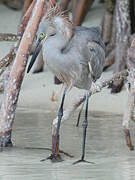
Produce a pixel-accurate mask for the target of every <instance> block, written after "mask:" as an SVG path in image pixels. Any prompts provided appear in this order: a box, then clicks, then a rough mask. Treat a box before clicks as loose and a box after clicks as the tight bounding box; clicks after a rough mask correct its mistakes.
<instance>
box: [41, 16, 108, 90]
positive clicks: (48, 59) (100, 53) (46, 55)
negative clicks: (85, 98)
mask: <svg viewBox="0 0 135 180" xmlns="http://www.w3.org/2000/svg"><path fill="white" fill-rule="evenodd" d="M64 21H65V22H64ZM66 21H67V19H64V18H63V16H60V15H58V16H57V15H55V16H54V17H51V18H49V19H47V18H46V17H45V18H43V19H42V21H41V23H40V25H39V30H38V33H37V34H38V36H37V37H39V36H40V34H41V33H45V35H46V36H47V39H46V41H45V42H44V41H43V43H42V51H43V59H44V61H45V64H46V66H47V67H48V68H49V69H50V70H51V71H52V72H53V73H54V74H55V75H56V76H57V77H58V79H60V80H61V81H62V82H64V83H65V84H66V85H67V86H68V87H72V86H76V87H78V88H81V89H86V90H88V89H90V87H91V83H92V81H93V82H95V81H96V80H97V79H98V78H99V77H100V76H101V73H102V70H103V65H104V59H105V47H104V43H103V41H102V40H101V30H100V28H99V27H90V28H86V27H72V26H71V24H70V26H69V24H68V23H70V22H66ZM58 23H60V25H58ZM64 26H67V27H64ZM62 28H63V29H62ZM64 28H65V29H64ZM70 28H72V29H70ZM64 30H65V31H67V32H66V33H67V34H66V35H65V36H64V32H63V31H64ZM68 31H69V32H68ZM71 31H72V35H71V36H70V33H71Z"/></svg>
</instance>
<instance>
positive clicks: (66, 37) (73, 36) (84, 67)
mask: <svg viewBox="0 0 135 180" xmlns="http://www.w3.org/2000/svg"><path fill="white" fill-rule="evenodd" d="M41 42H42V46H40V43H41ZM40 47H42V53H43V60H44V62H45V64H46V66H47V67H48V68H49V69H50V70H51V71H52V72H53V73H54V74H55V75H56V76H57V77H58V79H60V80H61V81H62V82H63V83H64V84H65V85H66V88H65V90H64V94H63V97H62V101H61V105H60V108H59V111H58V124H57V128H56V132H55V131H54V134H53V138H55V140H54V141H53V142H54V143H53V144H52V147H53V149H52V156H51V157H50V158H51V159H57V158H58V157H60V156H57V148H56V146H57V144H59V138H58V137H59V129H60V123H61V119H62V116H63V104H64V99H65V95H66V90H67V88H71V87H73V86H75V87H78V88H80V89H86V90H89V89H90V88H91V84H92V82H95V81H96V80H97V79H98V78H100V76H101V73H102V71H103V66H104V60H105V47H104V43H103V41H102V40H101V32H100V28H99V27H90V28H86V27H73V26H72V23H71V22H70V21H69V19H68V18H66V17H65V16H64V15H63V14H62V12H61V11H60V10H59V9H58V8H57V6H56V7H55V8H52V9H50V10H49V11H48V13H47V15H46V17H44V18H43V19H42V21H41V23H40V25H39V29H38V32H37V46H36V48H35V51H34V53H33V56H32V59H31V62H30V64H29V67H28V70H27V72H29V71H30V69H31V67H32V65H33V63H34V62H35V59H36V57H37V55H38V53H39V51H40V49H41V48H40ZM88 99H89V96H88V91H87V92H86V111H85V120H84V122H83V148H82V158H81V160H79V161H78V162H82V161H85V160H84V156H85V139H86V129H87V125H88V122H87V117H88V116H87V113H88Z"/></svg>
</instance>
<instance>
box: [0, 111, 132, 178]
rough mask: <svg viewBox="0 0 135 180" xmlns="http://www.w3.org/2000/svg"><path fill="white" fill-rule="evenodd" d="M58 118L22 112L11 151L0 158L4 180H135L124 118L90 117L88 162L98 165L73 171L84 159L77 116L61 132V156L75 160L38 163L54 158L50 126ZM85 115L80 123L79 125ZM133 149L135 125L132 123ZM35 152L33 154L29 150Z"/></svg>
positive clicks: (98, 114)
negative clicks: (80, 159)
mask: <svg viewBox="0 0 135 180" xmlns="http://www.w3.org/2000/svg"><path fill="white" fill-rule="evenodd" d="M55 116H56V112H49V111H43V110H37V109H36V110H35V109H34V110H28V109H25V108H21V109H19V110H18V112H17V115H16V120H15V124H14V133H13V140H14V144H15V146H14V147H13V148H7V149H4V151H3V152H1V153H0V180H45V179H49V180H134V179H135V152H134V151H129V149H128V148H127V147H126V145H125V140H124V134H123V131H122V126H121V124H122V116H121V115H116V114H110V113H103V112H89V125H88V128H87V143H86V157H85V159H86V160H88V161H92V162H94V163H95V164H87V163H81V164H77V165H72V163H73V162H75V161H76V160H78V159H79V158H80V156H81V143H82V126H81V124H80V126H79V128H76V126H75V124H76V119H77V118H76V117H77V114H74V116H73V117H72V118H71V119H70V120H68V121H66V122H65V123H64V124H63V125H62V126H61V138H60V139H61V144H60V147H61V149H62V150H64V151H66V152H68V153H70V154H72V155H74V158H69V157H66V156H64V155H62V158H63V159H64V161H63V162H60V163H52V162H51V161H49V160H48V161H45V162H40V160H41V159H43V158H46V157H47V156H48V155H49V154H50V152H49V151H47V150H44V149H43V148H46V147H51V123H52V119H54V118H55ZM82 120H83V115H82V117H81V123H82ZM131 126H133V127H132V128H131V135H132V140H133V143H135V141H134V139H135V134H134V130H135V128H134V127H135V125H134V123H131ZM31 148H33V149H31Z"/></svg>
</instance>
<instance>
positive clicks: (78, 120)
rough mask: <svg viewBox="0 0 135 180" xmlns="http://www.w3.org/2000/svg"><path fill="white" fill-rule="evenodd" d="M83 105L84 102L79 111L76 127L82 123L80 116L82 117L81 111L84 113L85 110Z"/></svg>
mask: <svg viewBox="0 0 135 180" xmlns="http://www.w3.org/2000/svg"><path fill="white" fill-rule="evenodd" d="M83 106H84V103H83V104H82V107H81V109H80V112H79V114H78V119H77V123H76V127H78V126H79V123H80V117H81V113H82V110H83Z"/></svg>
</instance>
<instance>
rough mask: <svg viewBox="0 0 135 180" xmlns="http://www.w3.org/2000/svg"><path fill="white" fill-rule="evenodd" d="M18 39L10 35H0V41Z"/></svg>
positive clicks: (14, 35)
mask: <svg viewBox="0 0 135 180" xmlns="http://www.w3.org/2000/svg"><path fill="white" fill-rule="evenodd" d="M19 39H20V37H19V36H17V35H16V34H11V33H0V41H13V42H14V41H17V40H19Z"/></svg>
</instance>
